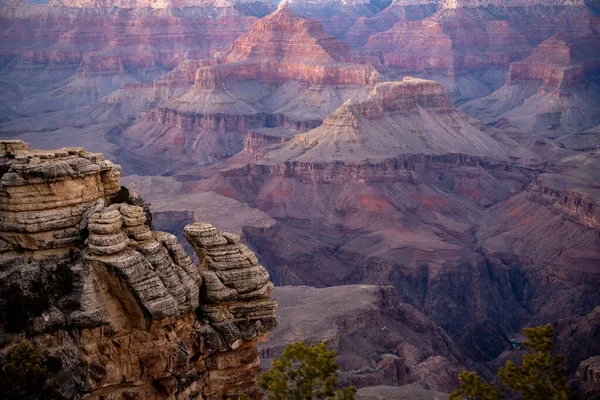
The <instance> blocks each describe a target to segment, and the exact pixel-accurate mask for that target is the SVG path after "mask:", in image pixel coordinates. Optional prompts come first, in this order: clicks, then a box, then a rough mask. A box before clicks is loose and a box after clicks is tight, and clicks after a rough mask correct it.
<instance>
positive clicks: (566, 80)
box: [506, 36, 600, 91]
mask: <svg viewBox="0 0 600 400" xmlns="http://www.w3.org/2000/svg"><path fill="white" fill-rule="evenodd" d="M597 42H598V40H597V38H595V37H578V38H571V39H570V38H565V37H561V36H553V37H551V38H549V39H547V40H545V41H544V42H542V43H541V44H540V45H539V46H538V47H536V48H535V49H534V51H533V52H532V54H531V55H530V56H529V57H527V58H526V59H524V60H523V61H519V62H514V63H511V65H510V68H509V71H508V77H507V80H506V84H507V85H508V86H510V85H516V84H519V83H526V82H531V81H535V82H539V84H540V85H541V90H542V91H546V90H556V89H565V88H569V87H572V86H576V85H579V84H582V83H584V82H585V81H586V73H591V74H597V73H598V70H599V68H600V44H598V43H597Z"/></svg>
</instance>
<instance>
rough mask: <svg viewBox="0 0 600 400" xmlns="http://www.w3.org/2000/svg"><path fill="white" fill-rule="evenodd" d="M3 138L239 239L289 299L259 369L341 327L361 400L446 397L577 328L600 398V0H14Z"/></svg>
mask: <svg viewBox="0 0 600 400" xmlns="http://www.w3.org/2000/svg"><path fill="white" fill-rule="evenodd" d="M0 139H18V140H24V141H26V142H28V143H29V144H30V147H32V148H43V149H54V148H57V147H72V146H81V147H84V148H86V149H87V150H88V151H94V152H102V153H104V155H105V157H106V158H107V159H110V160H111V161H113V162H115V163H118V164H120V165H121V167H122V169H121V171H122V175H123V176H122V177H121V179H120V184H121V185H123V186H124V187H126V188H127V189H128V190H129V192H130V193H136V194H139V195H140V198H143V199H144V201H145V202H147V203H149V204H150V209H151V211H152V226H153V229H155V230H157V231H165V232H169V233H171V234H173V235H176V236H177V237H178V239H179V241H180V242H181V243H185V240H184V238H183V232H184V227H185V226H187V225H189V224H193V223H197V222H199V221H207V222H209V223H210V224H212V225H214V226H215V227H217V228H219V229H223V230H226V231H230V232H233V233H235V234H237V235H239V236H240V240H241V241H242V242H243V243H244V244H245V245H247V246H248V247H249V248H250V249H251V250H252V251H253V252H254V253H255V254H256V263H260V264H261V265H264V267H265V268H266V270H268V272H269V277H270V279H271V280H272V281H273V283H274V284H275V285H276V286H277V287H276V289H275V291H274V294H273V296H274V297H275V298H277V299H279V302H280V304H281V308H280V312H279V318H280V324H279V328H278V329H277V330H274V331H273V332H271V341H269V342H265V343H260V344H259V345H258V348H257V349H256V348H255V347H253V346H254V345H253V343H254V342H253V341H254V338H255V337H256V336H261V335H262V333H263V331H262V330H259V333H260V335H259V334H258V333H257V334H256V335H254V336H252V337H250V336H248V337H244V338H243V340H244V343H250V342H252V344H244V346H248V352H249V353H248V354H252V356H251V358H252V360H253V361H252V362H256V361H255V358H254V355H255V354H254V352H259V353H260V355H261V360H262V362H263V365H264V366H268V364H269V362H270V360H271V359H273V358H274V357H275V356H277V355H278V354H279V353H280V352H281V351H282V350H283V347H284V345H285V343H288V342H290V341H294V340H306V341H316V340H322V339H327V340H329V341H330V344H331V346H333V347H334V348H335V349H336V350H337V351H338V352H339V354H340V356H339V361H340V364H341V377H342V382H343V383H344V384H354V385H356V386H358V387H362V388H364V389H361V391H360V392H359V395H360V396H366V397H361V398H371V397H368V396H377V395H378V394H377V393H380V394H379V395H383V394H382V393H396V394H389V396H392V395H397V396H401V395H407V394H411V393H412V394H413V395H415V396H417V395H418V396H424V397H423V398H431V396H437V394H436V392H445V393H448V392H450V391H451V390H452V389H453V388H455V387H456V385H457V380H456V377H457V374H458V373H459V372H460V371H462V370H464V369H476V370H478V371H479V372H481V373H482V374H484V375H485V376H491V375H490V374H491V372H492V371H495V370H496V369H497V367H498V365H500V364H501V363H503V361H504V360H506V359H509V358H514V357H516V356H517V354H518V352H514V351H512V347H511V340H512V341H519V340H520V339H521V338H520V336H519V335H520V332H521V330H522V328H523V327H524V326H533V325H539V324H545V323H554V324H555V329H556V331H557V335H558V339H559V345H558V349H559V350H560V351H561V352H562V353H565V354H567V356H568V357H567V367H568V370H569V374H570V376H571V377H572V379H573V382H574V384H575V385H576V387H577V390H578V393H579V395H580V396H581V397H582V398H590V399H591V398H594V397H593V396H595V395H596V393H597V392H594V390H595V389H594V386H595V385H596V386H597V384H598V382H597V374H598V373H597V371H598V368H599V367H598V361H597V360H596V359H592V358H590V357H593V356H596V355H598V354H599V352H600V348H598V343H600V338H598V332H599V331H600V330H599V329H598V327H599V326H600V325H599V324H600V318H599V316H598V315H599V310H600V309H599V308H598V306H600V172H599V171H600V4H599V3H598V2H595V1H587V2H586V1H583V0H540V1H531V0H519V1H508V0H492V1H488V0H485V1H484V0H443V1H436V0H393V1H378V0H370V1H366V0H352V1H343V2H342V1H336V0H315V1H308V0H289V1H284V2H281V3H279V4H276V3H273V2H271V1H253V0H250V1H247V0H240V1H236V0H217V1H208V0H202V1H192V0H174V1H146V0H90V1H87V0H85V1H73V0H52V1H51V2H50V3H49V4H35V3H32V2H23V1H20V2H19V1H14V0H11V1H6V2H4V3H3V6H2V8H1V9H0ZM8 153H9V152H8V151H6V154H8ZM13 153H14V154H17V153H18V151H13ZM25 153H27V152H25ZM11 154H12V153H11ZM27 154H29V153H27ZM4 157H8V158H10V157H12V156H8V155H5V156H4ZM15 157H16V156H15ZM28 157H29V158H28V159H31V158H36V157H35V154H33V155H30V156H28ZM28 162H29V163H31V162H32V161H28ZM36 162H37V161H36ZM44 162H47V161H44ZM9 164H11V165H12V161H11V163H8V162H6V163H5V164H0V168H2V169H1V171H2V174H8V173H9V170H8V165H9ZM2 165H5V167H2ZM11 168H12V167H11ZM50 175H51V174H50ZM5 176H6V175H4V177H5ZM4 177H3V178H2V179H3V185H4V180H5V178H4ZM7 179H8V178H7ZM53 207H54V206H53ZM57 207H58V208H60V205H59V206H57ZM109 211H110V210H109ZM112 211H114V210H112ZM112 211H110V212H112ZM107 212H108V211H107ZM123 212H124V213H125V214H124V215H125V217H127V212H128V211H127V209H125V211H121V213H123ZM136 212H137V211H136ZM111 215H112V214H111ZM115 215H116V213H115ZM103 218H104V217H103ZM107 218H108V217H107ZM2 229H3V232H2V235H8V234H9V232H12V231H14V230H18V229H19V228H15V226H13V225H10V226H9V225H7V226H6V227H5V228H2ZM13 233H14V232H13ZM227 237H228V236H227ZM165 238H166V236H165ZM169 238H170V236H169ZM161 240H163V242H164V241H165V240H167V239H161ZM170 240H171V239H169V243H171V242H170ZM232 240H233V239H232ZM236 240H237V239H236ZM159 242H160V240H159ZM19 243H22V242H19ZM161 243H162V242H161ZM190 243H191V244H186V245H185V246H187V247H185V249H186V250H187V252H188V253H189V254H190V255H191V256H192V258H193V257H196V259H197V258H198V256H197V255H194V254H195V253H194V251H193V249H192V246H193V245H194V243H193V241H192V242H190ZM233 244H235V246H238V244H237V242H235V243H233V242H232V245H233ZM163 246H166V245H165V244H164V243H163ZM169 246H171V244H169ZM173 246H174V245H173ZM239 246H241V244H240V245H239ZM200 253H202V252H201V251H200V252H199V251H196V254H200ZM199 261H202V260H199ZM187 265H188V264H186V266H187ZM188 273H189V272H188ZM262 284H266V283H265V282H261V285H262ZM197 285H198V282H196V286H197ZM223 290H224V289H223ZM269 290H271V289H269ZM257 296H258V297H257V298H261V297H260V296H263V297H264V298H265V299H266V298H269V299H270V292H269V293H266V292H265V293H262V292H261V293H260V294H257ZM261 304H262V303H261ZM265 307H266V306H265ZM268 311H269V312H271V311H272V309H271V308H269V309H268ZM171 314H173V315H175V314H174V313H171ZM177 315H178V316H179V314H177ZM240 315H241V314H240ZM267 316H268V312H267V311H265V313H264V315H263V316H262V317H260V318H263V317H264V318H267ZM257 318H258V317H257ZM260 318H259V319H260ZM269 318H270V317H269ZM267 319H268V318H267ZM268 321H271V320H270V319H268ZM314 321H321V323H319V324H318V327H317V325H315V322H314ZM192 323H193V322H192ZM265 323H267V322H265ZM268 323H269V324H271V322H268ZM272 325H273V326H271V325H269V326H268V328H269V329H271V328H273V327H274V323H272ZM136 329H137V328H136ZM161 329H162V328H161ZM266 330H267V329H266V328H265V330H264V331H266ZM250 339H252V340H250ZM3 346H4V344H3ZM230 350H231V351H232V352H235V351H237V350H235V349H230ZM238 353H239V351H238ZM211 357H212V356H211ZM215 357H216V356H215ZM249 357H250V356H249ZM216 359H217V358H215V360H216ZM590 360H591V361H590ZM230 361H231V360H230ZM215 362H217V361H215ZM232 365H237V364H235V362H233V364H232ZM254 367H255V366H252V368H254ZM211 368H212V367H211ZM219 368H220V367H218V366H215V367H214V370H215V371H217V370H219ZM244 368H245V371H246V373H248V371H250V370H251V369H252V368H251V367H249V366H247V367H244ZM209 370H210V368H209ZM252 371H254V370H253V369H252ZM577 371H579V372H577ZM594 371H596V372H594ZM156 376H160V377H161V378H160V379H162V375H156ZM138 378H139V377H137V378H136V379H134V377H133V375H132V376H131V377H128V379H131V381H132V382H133V381H136V380H137V379H138ZM144 379H145V378H144ZM157 379H158V378H157ZM142 380H143V379H142ZM250 381H251V380H241V381H240V383H239V385H240V387H243V388H245V387H246V386H244V385H247V384H250V383H251V382H250ZM248 382H250V383H248ZM217 386H218V385H217ZM217 386H214V385H213V386H212V387H217ZM206 387H207V388H209V387H211V386H210V384H207V386H206ZM125 389H126V388H125V387H123V390H125ZM148 390H150V389H148ZM169 390H171V389H169ZM177 390H179V389H177ZM177 390H176V389H172V390H171V391H170V392H169V393H170V394H173V393H176V392H177ZM182 390H183V389H182ZM215 390H221V389H215ZM209 391H210V390H209V389H207V393H208V392H209ZM123 393H124V392H123ZM182 393H183V392H182ZM211 393H212V392H211ZM215 393H216V392H215ZM427 396H430V397H427ZM117 398H118V397H117ZM372 398H377V397H372Z"/></svg>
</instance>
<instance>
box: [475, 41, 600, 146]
mask: <svg viewBox="0 0 600 400" xmlns="http://www.w3.org/2000/svg"><path fill="white" fill-rule="evenodd" d="M599 76H600V41H599V40H598V35H597V34H588V35H585V36H580V37H575V38H572V37H569V36H565V35H558V36H553V37H551V38H549V39H547V40H545V41H544V42H542V43H541V44H540V45H539V46H538V47H536V48H535V50H534V51H533V52H532V53H531V55H530V56H529V57H527V58H526V59H524V60H522V61H519V62H513V63H511V64H510V68H509V70H508V74H507V78H506V83H505V85H504V86H503V87H501V88H500V89H498V90H497V91H496V92H494V93H492V94H490V95H489V96H487V97H484V98H482V99H476V100H473V101H471V102H469V103H467V104H465V105H464V107H463V109H464V110H465V111H466V112H468V113H469V114H471V115H473V116H475V117H477V118H479V119H481V120H482V121H483V122H484V123H496V122H497V121H499V120H502V121H506V122H508V123H509V124H510V125H511V126H512V127H513V128H518V129H520V130H522V131H525V132H536V133H538V134H539V133H545V132H556V133H563V132H567V133H572V132H581V131H583V130H585V129H588V128H590V127H592V126H595V125H597V124H598V123H600V112H599V111H598V109H599V105H600V86H599V85H598V77H599Z"/></svg>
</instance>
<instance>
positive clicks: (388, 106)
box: [326, 77, 452, 122]
mask: <svg viewBox="0 0 600 400" xmlns="http://www.w3.org/2000/svg"><path fill="white" fill-rule="evenodd" d="M417 107H423V108H427V109H429V110H432V111H435V112H440V113H441V112H447V111H449V110H450V109H451V108H452V102H451V101H450V98H449V97H448V94H447V93H446V91H445V90H444V87H443V86H442V85H441V84H440V83H438V82H435V81H430V80H425V79H418V78H412V77H405V78H404V79H403V80H402V82H384V83H379V84H377V85H376V86H375V88H374V89H373V91H372V92H371V94H370V95H369V99H368V100H367V101H364V102H358V103H352V102H346V103H345V104H344V105H343V106H342V107H340V108H341V109H344V110H345V111H347V112H350V113H351V114H353V115H356V116H362V117H365V118H369V119H376V118H382V117H383V116H384V114H385V113H404V114H407V113H409V112H411V111H415V110H416V109H417ZM334 115H335V114H334ZM326 122H327V120H326Z"/></svg>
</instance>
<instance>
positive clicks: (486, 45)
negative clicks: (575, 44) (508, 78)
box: [365, 1, 598, 102]
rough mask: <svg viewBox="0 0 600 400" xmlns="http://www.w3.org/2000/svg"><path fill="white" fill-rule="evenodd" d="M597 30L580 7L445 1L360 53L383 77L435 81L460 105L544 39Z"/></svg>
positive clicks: (493, 85)
mask: <svg viewBox="0 0 600 400" xmlns="http://www.w3.org/2000/svg"><path fill="white" fill-rule="evenodd" d="M597 27H598V18H597V17H595V16H594V15H593V14H592V13H591V12H590V10H589V9H588V8H587V7H586V6H585V4H584V3H583V2H554V1H548V2H536V3H535V5H533V4H530V3H527V2H522V3H518V2H517V3H514V2H504V3H502V4H501V2H462V1H446V2H442V4H441V6H440V9H439V10H438V11H437V12H436V13H435V14H433V15H432V16H430V17H428V18H426V19H423V20H419V21H408V22H407V21H400V22H397V23H396V24H395V25H394V26H393V27H392V28H391V29H389V30H387V31H384V32H379V33H376V34H373V35H372V36H371V37H369V40H368V42H367V44H366V45H365V48H366V49H367V50H368V51H370V52H371V53H372V54H374V55H377V56H378V57H379V58H380V59H381V61H382V63H383V64H384V65H385V66H386V67H388V69H389V71H388V74H391V75H393V76H396V75H401V74H411V75H415V76H419V77H429V78H433V79H436V80H439V81H440V82H442V83H444V85H445V86H446V89H447V90H448V91H449V92H450V93H451V95H452V97H453V99H455V100H457V101H461V102H462V101H464V100H469V99H473V98H477V97H482V96H484V95H487V94H489V93H491V92H492V91H494V90H496V89H498V88H499V87H500V86H502V82H503V80H504V77H505V73H506V71H507V70H508V68H509V66H510V63H511V62H515V61H518V60H521V59H523V58H524V57H526V56H527V55H528V54H529V53H530V52H531V50H532V49H533V47H534V46H536V45H538V44H540V42H542V41H543V40H546V39H548V38H549V37H550V36H552V35H555V34H558V33H561V34H566V35H567V36H569V37H578V36H581V35H585V34H588V35H589V34H593V35H597Z"/></svg>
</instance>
